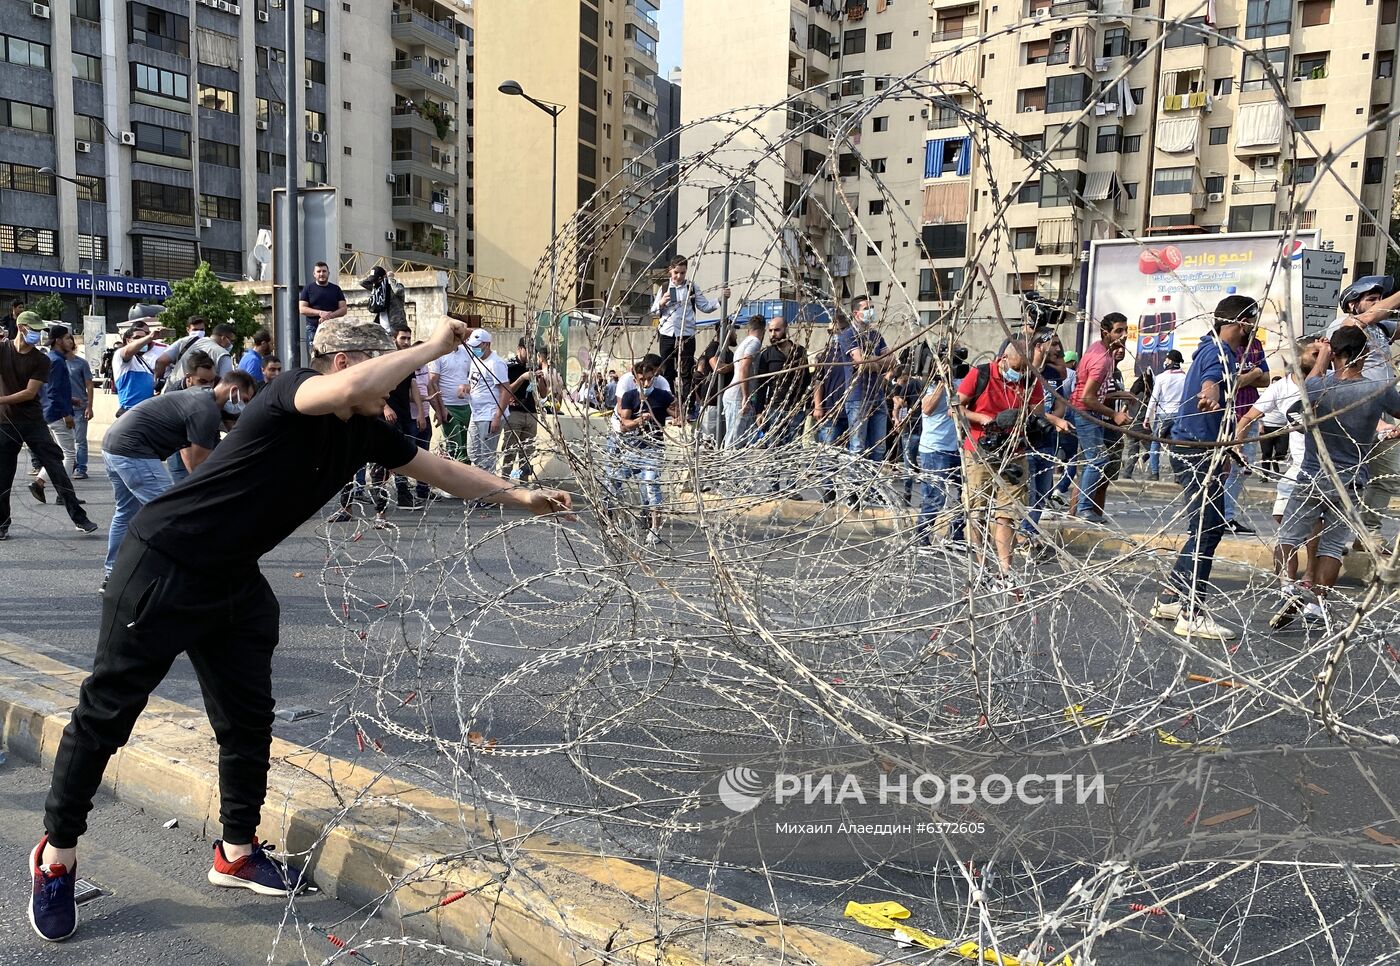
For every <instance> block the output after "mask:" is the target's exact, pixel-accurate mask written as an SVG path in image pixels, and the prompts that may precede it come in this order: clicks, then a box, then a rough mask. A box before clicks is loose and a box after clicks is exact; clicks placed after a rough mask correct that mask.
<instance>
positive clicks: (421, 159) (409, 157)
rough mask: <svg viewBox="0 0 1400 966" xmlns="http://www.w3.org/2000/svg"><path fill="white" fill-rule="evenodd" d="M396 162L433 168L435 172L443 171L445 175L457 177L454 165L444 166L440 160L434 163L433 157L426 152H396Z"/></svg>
mask: <svg viewBox="0 0 1400 966" xmlns="http://www.w3.org/2000/svg"><path fill="white" fill-rule="evenodd" d="M394 160H395V161H409V162H415V163H417V164H421V165H423V166H424V167H428V168H432V169H433V170H434V171H441V172H442V173H443V174H446V175H452V176H454V177H455V176H456V172H455V171H454V170H453V167H452V165H450V164H443V163H442V162H441V161H440V160H439V161H434V160H433V158H432V155H430V154H428V153H427V152H426V151H395V152H394Z"/></svg>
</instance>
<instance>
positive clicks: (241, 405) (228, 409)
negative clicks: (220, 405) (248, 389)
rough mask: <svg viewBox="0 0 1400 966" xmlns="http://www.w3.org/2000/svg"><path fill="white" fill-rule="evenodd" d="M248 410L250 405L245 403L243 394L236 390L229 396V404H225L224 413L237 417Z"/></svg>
mask: <svg viewBox="0 0 1400 966" xmlns="http://www.w3.org/2000/svg"><path fill="white" fill-rule="evenodd" d="M247 408H248V404H247V403H245V402H244V401H243V394H242V393H241V392H240V391H239V390H237V389H235V390H234V391H233V392H231V393H230V394H229V397H228V402H226V403H224V412H225V413H227V414H228V415H230V416H237V415H238V414H239V413H241V412H243V410H245V409H247Z"/></svg>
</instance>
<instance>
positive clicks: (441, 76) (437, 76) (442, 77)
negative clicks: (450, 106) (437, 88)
mask: <svg viewBox="0 0 1400 966" xmlns="http://www.w3.org/2000/svg"><path fill="white" fill-rule="evenodd" d="M433 80H435V81H437V82H438V83H439V84H446V83H447V82H448V81H447V75H446V74H444V73H442V72H438V73H436V74H434V75H433Z"/></svg>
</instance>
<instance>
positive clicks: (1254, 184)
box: [1230, 178, 1278, 195]
mask: <svg viewBox="0 0 1400 966" xmlns="http://www.w3.org/2000/svg"><path fill="white" fill-rule="evenodd" d="M1276 191H1278V180H1277V179H1275V178H1255V179H1254V180H1252V181H1236V182H1234V183H1233V184H1231V185H1230V194H1232V195H1263V194H1270V195H1271V194H1273V193H1274V192H1276Z"/></svg>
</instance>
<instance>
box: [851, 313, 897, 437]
mask: <svg viewBox="0 0 1400 966" xmlns="http://www.w3.org/2000/svg"><path fill="white" fill-rule="evenodd" d="M851 314H852V316H853V317H854V318H855V320H856V324H855V327H854V338H852V339H851V340H850V343H849V347H848V348H847V349H846V358H847V359H848V360H849V361H850V363H851V381H850V385H849V386H848V387H847V389H846V426H847V430H848V432H849V433H850V436H849V437H848V444H847V448H848V450H849V451H850V454H851V455H852V456H864V457H866V458H867V459H870V460H873V461H874V462H876V463H879V462H881V461H882V460H884V458H885V437H886V436H887V435H888V434H889V415H888V410H887V409H886V408H885V371H886V370H887V369H888V368H889V367H890V366H891V365H893V363H894V355H893V353H891V352H890V350H889V346H888V345H886V344H885V339H884V337H883V336H881V335H880V332H879V330H878V329H876V328H875V306H874V304H873V303H872V302H871V301H870V299H869V298H865V297H862V298H859V299H856V301H855V304H854V305H853V306H852V307H851Z"/></svg>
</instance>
